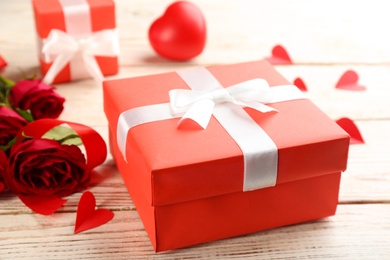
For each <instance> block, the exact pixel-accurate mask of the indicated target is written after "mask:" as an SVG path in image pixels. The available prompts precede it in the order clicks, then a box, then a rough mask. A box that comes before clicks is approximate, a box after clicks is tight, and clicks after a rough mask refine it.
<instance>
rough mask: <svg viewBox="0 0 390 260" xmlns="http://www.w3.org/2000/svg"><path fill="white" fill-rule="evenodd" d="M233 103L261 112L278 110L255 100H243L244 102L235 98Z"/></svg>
mask: <svg viewBox="0 0 390 260" xmlns="http://www.w3.org/2000/svg"><path fill="white" fill-rule="evenodd" d="M234 104H236V105H239V106H242V107H249V108H252V109H255V110H257V111H259V112H261V113H268V112H278V110H276V109H275V108H273V107H270V106H267V105H265V104H263V103H260V102H255V101H244V102H242V101H239V100H235V101H234Z"/></svg>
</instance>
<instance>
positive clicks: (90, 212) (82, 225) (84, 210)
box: [74, 191, 114, 234]
mask: <svg viewBox="0 0 390 260" xmlns="http://www.w3.org/2000/svg"><path fill="white" fill-rule="evenodd" d="M113 217H114V213H113V212H112V211H111V210H108V209H96V199H95V196H94V195H93V193H92V192H89V191H86V192H84V193H83V195H82V196H81V198H80V201H79V204H78V207H77V215H76V223H75V228H74V233H75V234H77V233H79V232H82V231H85V230H88V229H92V228H95V227H99V226H101V225H103V224H106V223H107V222H108V221H110V220H111V219H112V218H113Z"/></svg>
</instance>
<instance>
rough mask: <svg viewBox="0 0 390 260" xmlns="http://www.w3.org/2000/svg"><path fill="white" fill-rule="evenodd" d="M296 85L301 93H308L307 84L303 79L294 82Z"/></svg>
mask: <svg viewBox="0 0 390 260" xmlns="http://www.w3.org/2000/svg"><path fill="white" fill-rule="evenodd" d="M294 85H295V86H297V87H298V88H299V89H300V90H301V91H307V88H306V84H305V82H303V80H302V79H301V78H296V79H295V80H294Z"/></svg>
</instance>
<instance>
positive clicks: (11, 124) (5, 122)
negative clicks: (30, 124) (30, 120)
mask: <svg viewBox="0 0 390 260" xmlns="http://www.w3.org/2000/svg"><path fill="white" fill-rule="evenodd" d="M26 124H27V121H26V120H25V119H24V118H23V117H21V116H20V115H19V114H18V113H16V112H15V111H13V110H12V109H9V108H8V107H6V106H0V145H7V144H8V142H9V141H11V140H12V139H13V138H14V137H15V136H16V134H17V133H18V132H19V130H20V129H21V128H22V127H23V126H25V125H26Z"/></svg>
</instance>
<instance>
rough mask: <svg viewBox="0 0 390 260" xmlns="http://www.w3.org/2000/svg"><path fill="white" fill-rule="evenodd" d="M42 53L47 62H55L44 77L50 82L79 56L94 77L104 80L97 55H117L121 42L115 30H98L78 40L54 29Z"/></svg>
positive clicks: (45, 42)
mask: <svg viewBox="0 0 390 260" xmlns="http://www.w3.org/2000/svg"><path fill="white" fill-rule="evenodd" d="M42 53H43V54H44V57H45V62H53V64H52V65H51V67H50V69H49V71H48V72H47V73H46V75H45V77H44V79H43V81H44V82H46V83H48V84H50V83H52V82H53V80H54V78H55V77H56V76H57V74H58V73H59V72H60V71H61V70H62V69H63V68H64V67H65V66H66V65H67V64H68V63H69V62H70V61H72V60H73V59H74V58H75V57H77V56H79V57H81V58H82V62H83V64H84V67H85V68H86V69H87V71H88V73H89V74H90V75H91V76H92V77H93V78H95V79H96V80H102V79H103V75H102V72H101V70H100V67H99V65H98V63H97V61H96V59H95V56H111V57H114V56H117V55H118V54H119V44H118V41H117V35H116V32H115V30H102V31H98V32H95V33H93V34H92V35H91V36H89V37H87V38H84V39H79V40H77V39H75V38H74V37H73V36H71V35H69V34H67V33H65V32H63V31H61V30H57V29H53V30H51V31H50V34H49V36H48V38H47V39H46V40H45V41H44V43H43V47H42Z"/></svg>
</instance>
